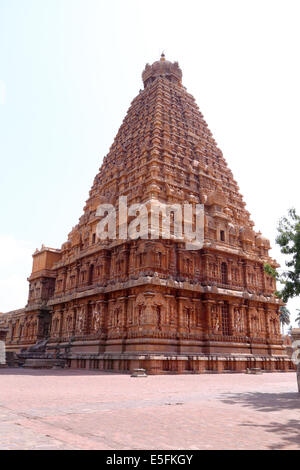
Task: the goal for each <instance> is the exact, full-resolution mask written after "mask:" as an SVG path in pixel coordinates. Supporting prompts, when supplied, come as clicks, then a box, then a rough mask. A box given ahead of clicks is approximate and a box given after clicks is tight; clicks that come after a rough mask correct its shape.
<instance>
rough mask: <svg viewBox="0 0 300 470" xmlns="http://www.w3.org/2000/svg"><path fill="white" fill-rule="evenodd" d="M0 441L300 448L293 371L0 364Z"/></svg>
mask: <svg viewBox="0 0 300 470" xmlns="http://www.w3.org/2000/svg"><path fill="white" fill-rule="evenodd" d="M0 449H107V450H116V449H118V450H121V449H166V450H167V449H176V450H177V449H300V394H299V393H298V392H297V385H296V374H295V373H272V374H263V375H246V374H221V375H169V376H166V375H163V376H150V377H147V378H131V377H130V376H129V375H121V374H119V375H116V374H103V373H99V372H93V371H65V370H62V371H59V370H55V371H42V370H38V371H34V370H21V369H1V370H0Z"/></svg>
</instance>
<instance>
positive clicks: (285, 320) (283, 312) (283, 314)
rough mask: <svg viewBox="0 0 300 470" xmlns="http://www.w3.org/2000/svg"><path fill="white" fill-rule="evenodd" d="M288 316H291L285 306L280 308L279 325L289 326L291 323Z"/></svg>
mask: <svg viewBox="0 0 300 470" xmlns="http://www.w3.org/2000/svg"><path fill="white" fill-rule="evenodd" d="M290 316H291V313H290V311H289V310H288V309H287V308H286V307H285V306H282V307H280V316H279V318H280V323H281V325H282V326H283V325H289V324H290V323H291V320H290Z"/></svg>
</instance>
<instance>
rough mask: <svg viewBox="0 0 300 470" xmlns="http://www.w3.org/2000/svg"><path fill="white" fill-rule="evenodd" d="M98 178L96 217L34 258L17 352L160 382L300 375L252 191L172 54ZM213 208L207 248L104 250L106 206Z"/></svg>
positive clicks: (166, 245)
mask: <svg viewBox="0 0 300 470" xmlns="http://www.w3.org/2000/svg"><path fill="white" fill-rule="evenodd" d="M142 78H143V83H144V88H143V90H141V91H140V92H139V94H138V95H137V97H136V98H135V99H134V100H133V101H132V103H131V106H130V108H129V110H128V112H127V115H126V117H125V119H124V120H123V123H122V125H121V127H120V129H119V131H118V133H117V136H116V138H115V140H114V142H113V144H112V146H111V148H110V150H109V153H108V155H107V156H106V157H104V160H103V164H102V166H101V168H100V169H99V173H98V174H97V176H96V177H95V179H94V182H93V185H92V188H91V190H90V192H89V197H88V200H87V201H86V204H85V207H84V210H83V214H82V216H81V217H80V219H79V222H78V224H77V225H76V226H75V227H73V229H72V230H71V232H70V233H69V235H68V239H67V241H66V242H65V243H63V245H62V247H61V248H60V249H53V248H47V247H44V246H42V248H41V249H40V250H37V251H36V252H35V253H34V254H33V268H32V273H31V275H30V277H29V278H28V281H29V297H28V303H27V305H26V307H25V308H24V309H21V310H18V311H15V312H9V313H6V314H2V315H0V327H1V326H2V327H3V328H4V329H5V328H7V329H8V332H7V334H6V348H7V351H15V352H16V353H18V352H20V351H21V350H24V349H26V348H30V347H32V346H33V345H35V344H36V343H38V344H39V342H43V341H44V343H43V344H44V350H45V351H46V352H47V354H49V355H51V354H52V353H53V354H54V353H55V352H56V354H57V351H59V357H60V358H61V359H64V360H65V363H66V365H67V366H68V367H71V368H93V369H99V370H113V371H118V372H119V371H124V372H126V371H130V370H132V369H133V368H138V367H140V368H144V369H146V370H147V372H148V373H150V374H161V373H184V372H186V373H188V372H190V373H191V372H194V373H202V372H224V371H236V372H242V371H244V370H245V369H247V368H249V367H260V368H261V369H264V370H270V371H271V370H272V371H275V370H281V371H284V370H288V369H290V368H293V366H292V364H291V361H290V359H289V358H288V356H287V355H286V352H285V348H284V346H283V341H282V338H281V334H280V322H279V308H280V306H281V302H280V300H279V299H278V298H277V297H276V296H275V294H274V292H275V290H276V285H275V281H274V279H273V278H272V277H270V276H269V275H267V274H266V272H265V271H264V265H265V263H268V264H270V265H271V266H273V267H274V268H276V267H277V266H278V265H277V263H276V261H274V260H273V259H272V258H271V257H270V256H269V254H268V252H269V249H270V243H269V241H268V240H267V239H266V238H264V237H263V236H262V235H261V233H257V232H255V231H254V228H253V227H254V223H253V222H252V221H251V219H250V214H249V212H248V211H247V210H246V208H245V202H244V201H243V197H242V195H241V194H240V192H239V187H238V185H237V183H236V181H235V180H234V178H233V175H232V172H231V171H230V169H229V168H228V167H227V163H226V161H225V159H224V157H223V154H222V152H221V151H220V150H219V148H218V147H217V145H216V142H215V140H214V138H213V136H212V134H211V132H210V131H209V129H208V127H207V124H206V122H205V120H204V118H203V116H202V114H201V112H200V110H199V108H198V106H197V104H196V103H195V100H194V98H193V97H192V96H191V95H190V94H189V93H188V92H187V90H186V88H185V87H184V86H183V85H182V71H181V69H180V67H179V65H178V63H177V62H175V63H172V62H169V61H167V60H166V59H165V56H164V55H163V54H162V56H161V58H160V60H158V61H156V62H154V63H153V64H152V65H148V64H147V65H146V67H145V70H144V71H143V74H142ZM120 196H127V203H128V205H132V204H137V203H146V202H147V201H149V200H152V201H153V200H155V201H157V202H158V203H161V204H170V205H174V204H180V205H183V204H191V205H192V206H193V207H194V206H195V204H201V205H203V207H204V242H203V246H202V247H201V249H194V250H193V249H186V245H185V243H184V241H180V240H178V239H175V238H174V237H173V238H172V237H170V238H169V239H165V238H163V237H162V236H161V237H160V238H158V239H152V238H151V237H149V238H145V237H138V238H136V239H116V240H108V239H107V240H101V239H99V237H98V236H97V224H98V222H99V220H101V216H99V215H98V213H97V208H98V207H99V205H100V204H104V203H105V204H112V205H114V206H117V204H118V199H119V197H120Z"/></svg>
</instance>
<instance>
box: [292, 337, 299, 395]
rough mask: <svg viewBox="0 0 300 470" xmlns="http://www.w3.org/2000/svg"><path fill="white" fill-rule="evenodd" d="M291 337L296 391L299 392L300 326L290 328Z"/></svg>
mask: <svg viewBox="0 0 300 470" xmlns="http://www.w3.org/2000/svg"><path fill="white" fill-rule="evenodd" d="M292 338H293V349H294V352H293V356H292V361H293V362H294V364H295V365H296V367H297V383H298V392H299V393H300V328H295V329H293V330H292Z"/></svg>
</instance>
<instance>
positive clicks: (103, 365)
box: [65, 354, 295, 375]
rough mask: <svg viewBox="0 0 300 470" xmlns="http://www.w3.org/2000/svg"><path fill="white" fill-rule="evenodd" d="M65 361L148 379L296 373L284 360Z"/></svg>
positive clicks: (123, 357) (130, 357) (117, 357)
mask: <svg viewBox="0 0 300 470" xmlns="http://www.w3.org/2000/svg"><path fill="white" fill-rule="evenodd" d="M65 359H66V364H67V366H68V367H69V368H71V369H92V370H99V371H107V372H117V373H132V372H133V371H134V369H145V370H146V373H147V374H149V375H155V374H204V373H245V372H246V371H247V369H261V370H262V371H263V372H289V371H294V370H295V366H294V364H293V363H292V362H291V360H290V359H289V358H288V357H285V356H278V357H276V356H274V357H266V356H255V355H252V356H242V355H235V354H232V355H219V354H213V355H210V354H207V355H205V354H200V355H191V356H186V355H181V354H179V355H170V356H167V355H156V354H153V355H152V354H151V355H139V354H103V355H101V354H100V355H91V354H72V355H69V356H68V357H66V358H65Z"/></svg>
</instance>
